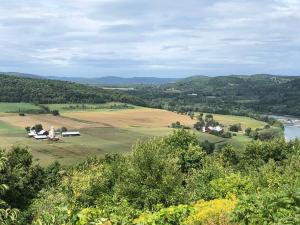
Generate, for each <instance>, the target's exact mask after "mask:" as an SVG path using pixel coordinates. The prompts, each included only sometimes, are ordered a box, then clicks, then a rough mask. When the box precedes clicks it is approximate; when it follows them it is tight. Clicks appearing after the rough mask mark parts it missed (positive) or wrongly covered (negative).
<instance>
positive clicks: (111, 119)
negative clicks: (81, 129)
mask: <svg viewBox="0 0 300 225" xmlns="http://www.w3.org/2000/svg"><path fill="white" fill-rule="evenodd" d="M63 116H65V117H69V118H74V119H77V120H82V121H90V122H95V123H98V124H105V125H110V126H113V127H120V128H126V127H146V128H157V127H168V126H169V125H170V124H171V123H174V122H176V121H179V122H180V123H181V124H184V125H190V126H192V125H193V124H194V123H195V120H192V119H191V118H190V117H189V116H186V115H179V114H177V113H174V112H169V111H166V110H160V109H149V108H140V109H127V110H118V111H112V112H95V111H94V112H66V113H63Z"/></svg>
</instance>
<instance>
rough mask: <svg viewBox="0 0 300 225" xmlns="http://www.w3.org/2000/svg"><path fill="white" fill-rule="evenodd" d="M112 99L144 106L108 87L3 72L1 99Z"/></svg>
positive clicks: (26, 100)
mask: <svg viewBox="0 0 300 225" xmlns="http://www.w3.org/2000/svg"><path fill="white" fill-rule="evenodd" d="M111 101H118V102H125V103H132V104H136V105H144V102H143V101H142V100H140V99H139V98H137V97H134V96H130V95H128V94H126V93H124V92H120V91H117V90H104V89H102V88H99V87H91V86H86V85H82V84H76V83H71V82H66V81H58V80H47V79H36V78H26V77H18V76H11V75H5V74H0V102H30V103H47V104H48V103H105V102H111Z"/></svg>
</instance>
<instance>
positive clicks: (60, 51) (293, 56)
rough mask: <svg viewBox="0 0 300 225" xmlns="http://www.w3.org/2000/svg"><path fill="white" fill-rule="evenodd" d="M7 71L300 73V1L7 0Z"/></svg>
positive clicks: (3, 32)
mask: <svg viewBox="0 0 300 225" xmlns="http://www.w3.org/2000/svg"><path fill="white" fill-rule="evenodd" d="M0 71H4V72H8V71H11V72H24V73H31V74H39V75H52V76H80V77H100V76H122V77H132V76H157V77H186V76H190V75H211V76H214V75H226V74H256V73H270V74H281V75H300V72H299V71H300V0H251V1H250V0H245V1H244V0H21V1H20V0H1V4H0Z"/></svg>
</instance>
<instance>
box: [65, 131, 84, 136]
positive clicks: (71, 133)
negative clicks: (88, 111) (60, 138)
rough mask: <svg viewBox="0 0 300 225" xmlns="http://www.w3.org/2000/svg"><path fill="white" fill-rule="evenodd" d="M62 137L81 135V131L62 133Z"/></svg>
mask: <svg viewBox="0 0 300 225" xmlns="http://www.w3.org/2000/svg"><path fill="white" fill-rule="evenodd" d="M61 134H62V135H79V134H80V132H79V131H68V132H62V133H61Z"/></svg>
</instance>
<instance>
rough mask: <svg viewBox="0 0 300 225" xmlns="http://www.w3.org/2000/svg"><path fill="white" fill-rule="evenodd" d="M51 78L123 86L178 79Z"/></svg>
mask: <svg viewBox="0 0 300 225" xmlns="http://www.w3.org/2000/svg"><path fill="white" fill-rule="evenodd" d="M50 78H51V79H58V80H66V81H73V82H76V83H81V84H89V85H99V86H105V85H107V86H122V85H125V86H127V85H139V84H144V85H160V84H167V83H171V82H174V81H176V80H177V79H175V78H158V77H131V78H124V77H114V76H107V77H99V78H82V77H78V78H77V77H50Z"/></svg>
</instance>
